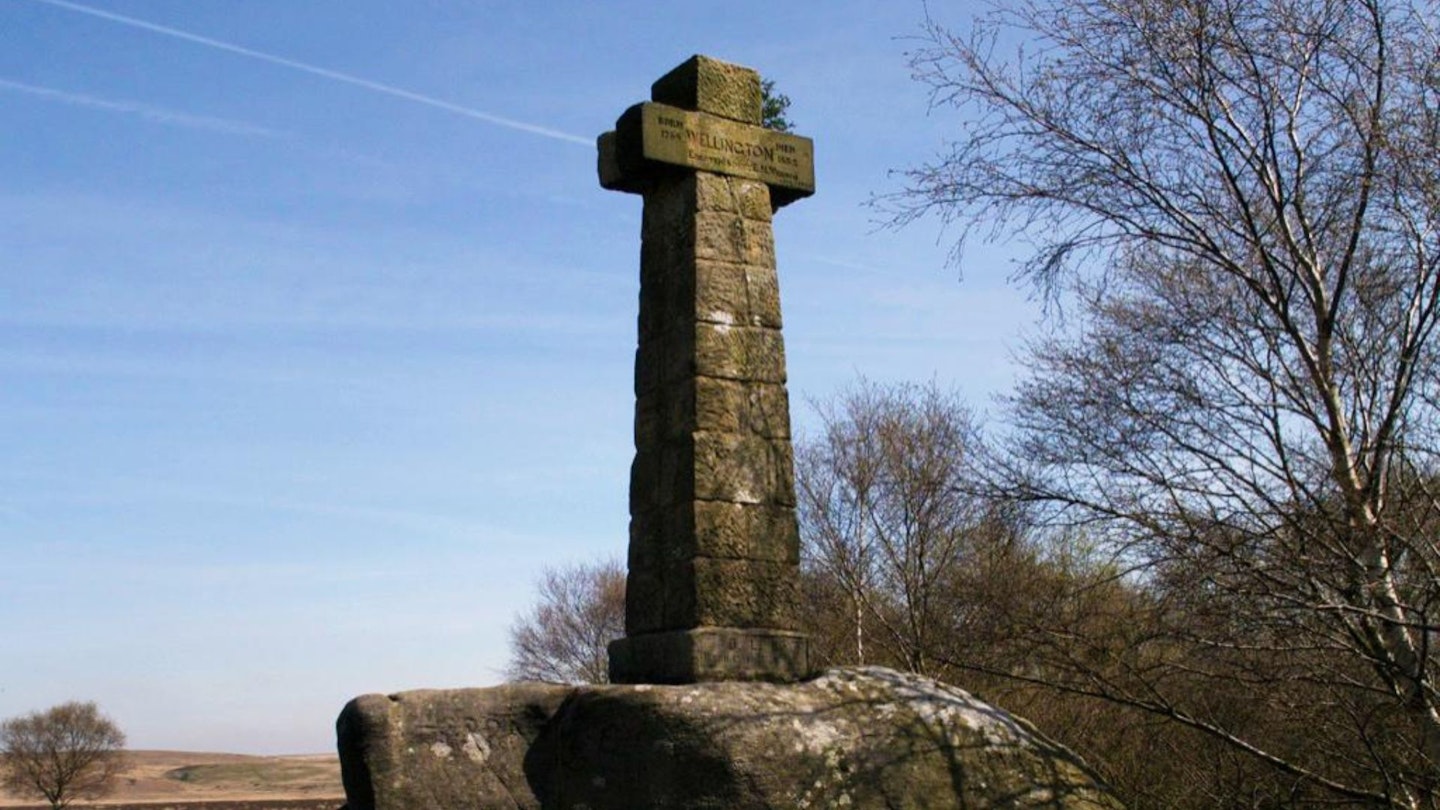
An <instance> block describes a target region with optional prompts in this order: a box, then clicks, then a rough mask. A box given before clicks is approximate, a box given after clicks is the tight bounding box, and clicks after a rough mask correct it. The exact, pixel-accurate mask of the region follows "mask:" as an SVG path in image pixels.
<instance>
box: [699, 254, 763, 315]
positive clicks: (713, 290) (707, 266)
mask: <svg viewBox="0 0 1440 810" xmlns="http://www.w3.org/2000/svg"><path fill="white" fill-rule="evenodd" d="M748 271H749V265H744V264H736V263H735V262H722V261H715V260H704V259H702V260H698V261H696V263H695V275H694V278H695V298H694V313H695V320H696V321H701V322H704V323H716V324H724V325H727V326H732V325H736V324H739V325H750V324H751V316H750V279H749V272H748Z"/></svg>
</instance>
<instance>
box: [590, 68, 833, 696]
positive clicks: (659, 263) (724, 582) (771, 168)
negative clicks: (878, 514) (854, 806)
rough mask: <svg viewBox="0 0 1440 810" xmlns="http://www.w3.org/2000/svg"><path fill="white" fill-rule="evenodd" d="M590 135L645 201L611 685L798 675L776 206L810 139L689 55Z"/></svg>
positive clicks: (803, 671) (737, 82) (803, 662)
mask: <svg viewBox="0 0 1440 810" xmlns="http://www.w3.org/2000/svg"><path fill="white" fill-rule="evenodd" d="M651 99H652V101H651V102H649V103H643V104H637V105H635V106H633V107H631V108H630V109H629V110H626V111H625V113H624V114H623V115H622V116H620V118H619V120H618V121H617V122H616V125H615V130H614V131H613V132H607V133H605V134H604V135H602V136H600V139H599V149H600V161H599V171H600V184H601V185H602V186H604V187H605V188H607V189H614V190H618V191H627V192H631V193H636V194H642V195H644V199H645V205H644V215H643V223H642V226H641V249H640V319H639V336H640V338H639V349H638V350H637V352H636V357H635V397H636V401H635V461H634V464H633V466H632V467H631V471H630V553H629V580H628V585H627V591H626V605H625V633H626V636H625V638H623V639H620V640H618V641H616V642H614V643H613V644H611V645H610V678H611V680H612V681H614V682H616V683H695V682H698V681H717V680H765V681H778V682H786V681H795V680H799V679H801V678H804V677H805V676H807V675H808V674H810V662H809V644H808V640H807V639H806V637H805V636H804V635H803V634H801V633H799V632H798V629H799V617H798V614H799V610H800V593H799V587H800V579H799V534H798V531H797V529H796V522H795V476H794V457H793V451H792V449H791V444H790V409H789V399H788V396H787V394H786V391H785V350H784V344H783V342H782V339H781V335H780V325H781V324H780V293H779V285H778V281H777V278H776V273H775V249H774V235H773V232H772V230H771V225H770V218H771V214H772V213H773V212H774V211H775V210H776V209H778V208H779V207H780V206H782V205H785V204H787V203H790V202H793V201H795V200H797V199H799V198H801V197H805V196H809V195H810V194H811V193H813V192H814V189H815V174H814V162H813V147H812V144H811V142H810V140H809V139H808V138H801V137H798V136H795V135H789V134H786V133H782V132H776V131H773V130H768V129H765V128H763V127H761V126H760V120H761V92H760V77H759V75H758V74H756V73H755V71H753V70H750V69H748V68H743V67H740V66H737V65H731V64H727V63H725V62H720V61H717V60H714V59H710V58H707V57H704V56H695V57H692V58H691V59H690V60H688V61H686V62H685V63H684V64H682V65H680V66H679V67H677V68H675V69H674V70H672V71H670V72H669V73H667V74H666V75H665V76H663V77H661V78H660V80H659V81H657V82H655V84H654V85H653V86H652V88H651Z"/></svg>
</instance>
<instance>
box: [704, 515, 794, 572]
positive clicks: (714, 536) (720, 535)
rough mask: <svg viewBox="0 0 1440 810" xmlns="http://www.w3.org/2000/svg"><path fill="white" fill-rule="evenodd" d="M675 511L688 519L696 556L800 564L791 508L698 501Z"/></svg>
mask: <svg viewBox="0 0 1440 810" xmlns="http://www.w3.org/2000/svg"><path fill="white" fill-rule="evenodd" d="M676 508H678V509H681V510H683V511H684V513H686V515H685V516H686V517H688V518H689V523H690V525H689V526H688V527H687V528H689V530H690V537H692V538H693V548H694V551H693V553H694V554H695V555H696V556H701V557H713V558H718V559H743V560H759V561H768V562H778V563H788V564H790V565H798V564H799V562H800V531H799V528H798V526H797V524H796V520H795V510H794V509H793V508H791V507H788V506H780V505H775V504H737V503H725V502H723V501H696V502H694V503H691V504H682V505H680V506H678V507H676Z"/></svg>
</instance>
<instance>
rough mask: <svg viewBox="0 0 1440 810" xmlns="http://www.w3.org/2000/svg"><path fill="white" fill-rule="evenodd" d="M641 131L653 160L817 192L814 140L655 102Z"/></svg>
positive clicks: (643, 116)
mask: <svg viewBox="0 0 1440 810" xmlns="http://www.w3.org/2000/svg"><path fill="white" fill-rule="evenodd" d="M640 127H641V129H640V133H641V143H642V144H643V146H642V149H643V152H644V155H645V157H646V158H648V159H650V160H658V161H660V162H661V163H670V164H674V165H676V166H688V167H690V168H692V169H703V170H705V171H708V172H715V173H717V174H728V175H730V176H732V177H744V178H747V179H750V180H759V181H761V182H764V183H768V184H770V185H772V186H783V187H785V188H789V189H794V190H796V191H805V192H814V191H815V146H814V144H813V142H812V141H811V140H810V139H809V138H805V137H801V136H799V135H790V134H788V133H785V132H777V131H775V130H773V129H765V128H764V127H756V126H751V125H749V124H742V123H739V122H738V121H728V120H726V119H724V118H717V117H715V116H713V115H705V114H704V113H698V112H690V111H689V110H682V109H680V108H679V107H671V106H669V105H666V104H656V103H655V102H647V103H645V104H642V105H640Z"/></svg>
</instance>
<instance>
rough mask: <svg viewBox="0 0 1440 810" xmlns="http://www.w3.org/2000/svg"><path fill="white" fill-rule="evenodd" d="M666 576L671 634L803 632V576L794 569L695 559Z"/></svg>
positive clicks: (784, 565) (758, 562)
mask: <svg viewBox="0 0 1440 810" xmlns="http://www.w3.org/2000/svg"><path fill="white" fill-rule="evenodd" d="M662 577H663V579H664V581H665V596H664V602H665V627H666V629H673V630H680V629H688V628H694V627H763V628H771V629H777V630H799V629H800V620H799V613H798V611H799V605H800V576H799V571H798V570H797V569H796V567H795V566H794V565H792V564H789V563H780V562H770V561H765V560H723V559H714V558H710V557H696V558H693V559H690V560H686V561H682V562H680V563H679V564H677V565H675V566H673V567H671V568H670V569H668V570H666V571H665V572H664V574H663V575H662Z"/></svg>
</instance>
